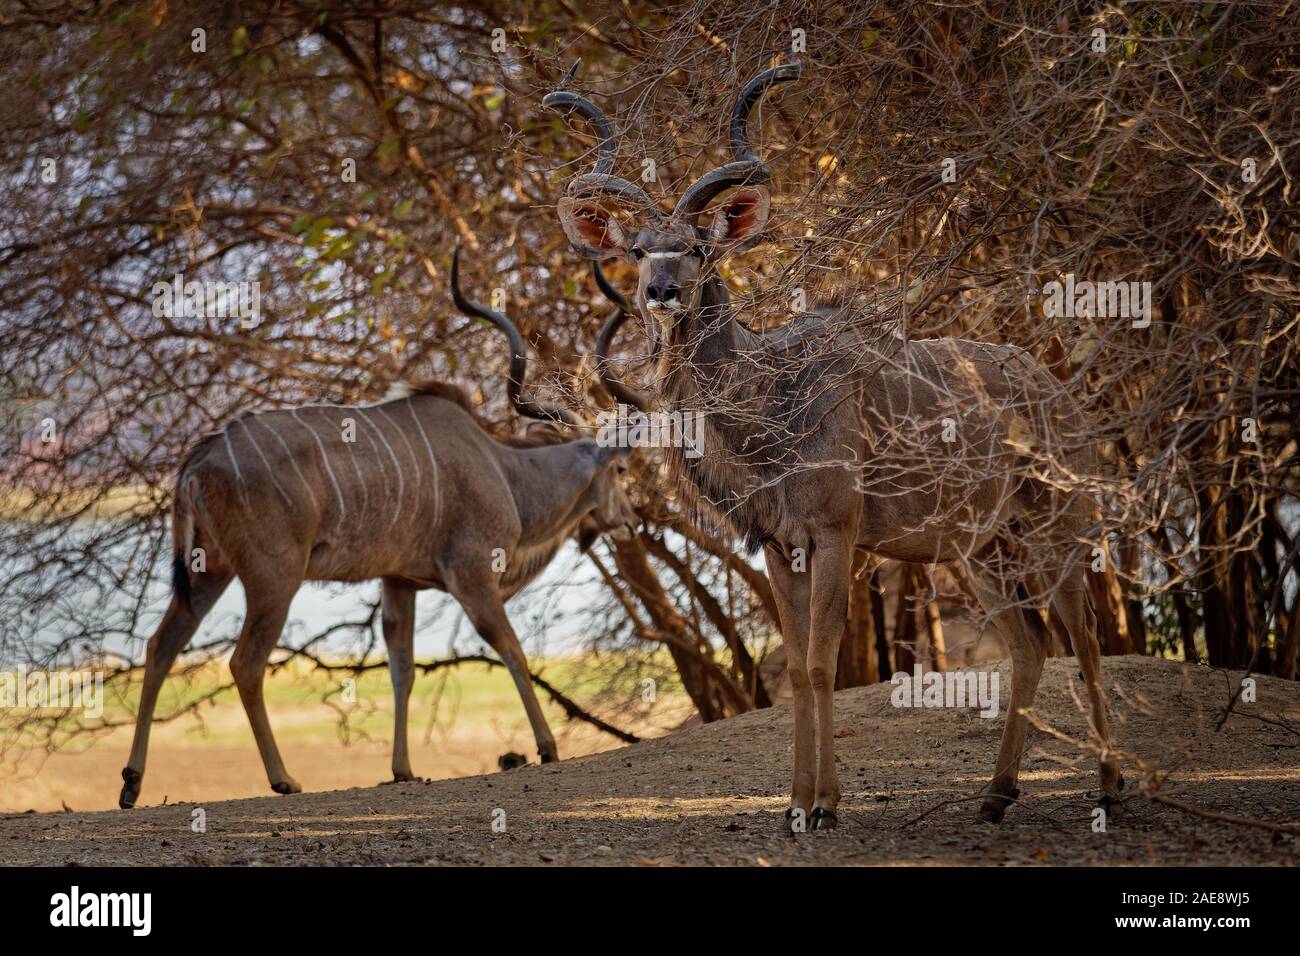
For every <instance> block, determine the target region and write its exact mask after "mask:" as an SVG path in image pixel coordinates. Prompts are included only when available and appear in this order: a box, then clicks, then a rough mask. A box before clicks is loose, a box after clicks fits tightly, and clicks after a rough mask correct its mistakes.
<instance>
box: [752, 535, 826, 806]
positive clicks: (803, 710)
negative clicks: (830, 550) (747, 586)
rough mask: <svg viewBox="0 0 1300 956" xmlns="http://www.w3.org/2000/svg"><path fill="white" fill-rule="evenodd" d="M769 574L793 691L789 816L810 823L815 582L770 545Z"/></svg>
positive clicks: (814, 714)
mask: <svg viewBox="0 0 1300 956" xmlns="http://www.w3.org/2000/svg"><path fill="white" fill-rule="evenodd" d="M765 557H766V560H767V576H768V578H769V580H770V581H771V582H772V597H773V598H774V599H775V601H776V610H777V614H778V615H779V616H780V618H781V621H780V624H781V640H782V642H783V644H784V645H785V666H786V670H787V671H788V672H789V674H790V690H791V691H792V692H793V693H794V779H793V782H792V783H791V785H790V808H789V810H787V811H786V817H787V818H788V819H790V820H791V823H792V825H793V824H794V822H795V820H796V814H797V815H799V818H800V819H802V821H803V823H804V824H807V822H808V818H809V816H810V815H811V814H812V807H813V797H814V790H815V789H816V787H817V741H816V738H815V736H814V733H815V732H816V726H817V725H816V719H817V712H816V709H815V707H814V700H813V692H812V684H810V683H809V681H808V630H809V618H808V612H809V600H810V597H811V593H812V584H811V581H810V579H809V575H808V574H807V573H806V572H802V573H801V572H797V571H794V570H792V569H791V567H790V561H789V559H788V558H786V557H785V556H784V555H783V554H782V553H781V552H780V551H779V550H778V549H776V548H775V547H773V546H772V545H768V547H767V552H766V555H765Z"/></svg>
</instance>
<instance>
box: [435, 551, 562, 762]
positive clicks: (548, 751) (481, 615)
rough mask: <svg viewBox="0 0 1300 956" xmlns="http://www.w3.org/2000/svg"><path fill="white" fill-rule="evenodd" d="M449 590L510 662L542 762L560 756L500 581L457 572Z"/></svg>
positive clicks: (495, 648) (502, 655)
mask: <svg viewBox="0 0 1300 956" xmlns="http://www.w3.org/2000/svg"><path fill="white" fill-rule="evenodd" d="M489 574H490V572H489ZM449 589H450V591H451V594H452V596H453V597H455V598H456V600H457V601H459V602H460V606H461V607H463V608H464V609H465V613H466V615H468V616H469V619H470V622H471V623H472V624H473V625H474V629H475V630H476V631H478V633H479V636H480V637H482V638H483V640H485V641H486V642H487V643H488V646H490V647H491V648H492V649H493V650H494V651H496V652H497V654H498V655H499V656H500V658H501V661H502V663H504V664H505V665H506V670H508V671H509V672H510V676H511V677H512V678H514V681H515V687H516V688H518V690H519V697H520V699H521V700H522V701H523V703H524V711H525V713H527V714H528V723H529V724H530V725H531V726H532V728H533V738H534V739H535V740H536V741H537V756H538V757H539V758H540V760H541V761H542V763H551V762H553V761H555V760H558V759H560V758H559V752H558V751H557V749H556V746H555V737H554V736H553V735H552V734H551V728H550V726H549V725H548V724H547V723H546V714H545V713H544V712H543V711H542V705H541V704H540V703H539V702H538V700H537V694H536V692H534V690H533V679H532V677H531V676H530V675H529V672H528V660H527V659H526V658H525V657H524V649H523V647H522V646H521V645H520V643H519V638H518V637H517V636H516V635H515V629H514V628H513V627H511V626H510V618H509V617H507V616H506V609H505V605H504V604H503V603H502V602H501V594H500V592H499V591H498V590H497V584H496V581H495V580H494V579H493V578H492V577H490V576H489V577H486V578H484V577H482V576H480V575H477V574H476V575H474V576H472V577H466V576H465V575H456V577H455V580H454V581H453V582H452V583H450V584H449Z"/></svg>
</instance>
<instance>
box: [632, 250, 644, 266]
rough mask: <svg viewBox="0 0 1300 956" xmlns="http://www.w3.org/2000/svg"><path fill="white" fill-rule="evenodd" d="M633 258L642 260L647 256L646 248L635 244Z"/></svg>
mask: <svg viewBox="0 0 1300 956" xmlns="http://www.w3.org/2000/svg"><path fill="white" fill-rule="evenodd" d="M632 258H633V259H635V260H637V261H638V262H640V261H641V260H642V259H644V258H645V250H644V249H642V248H641V247H640V246H633V247H632Z"/></svg>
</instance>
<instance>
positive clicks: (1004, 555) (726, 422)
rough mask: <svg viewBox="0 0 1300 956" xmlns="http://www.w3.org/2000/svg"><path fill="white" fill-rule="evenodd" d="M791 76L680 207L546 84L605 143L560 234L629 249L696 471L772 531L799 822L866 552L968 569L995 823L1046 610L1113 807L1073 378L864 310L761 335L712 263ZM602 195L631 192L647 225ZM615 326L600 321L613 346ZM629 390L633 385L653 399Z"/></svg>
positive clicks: (758, 164)
mask: <svg viewBox="0 0 1300 956" xmlns="http://www.w3.org/2000/svg"><path fill="white" fill-rule="evenodd" d="M800 73H801V66H800V64H787V65H784V66H779V67H776V68H773V69H769V70H767V71H765V72H763V73H762V74H761V75H760V76H758V77H757V78H755V79H754V80H753V81H751V82H750V83H749V84H748V85H747V86H746V87H745V88H744V91H743V92H742V93H741V95H740V97H739V99H738V100H737V102H736V105H735V108H734V110H733V112H732V116H731V126H730V145H731V150H732V153H733V160H732V161H731V162H729V163H727V164H725V165H723V166H720V167H718V168H716V169H714V170H712V171H711V172H709V173H708V174H706V175H705V176H703V177H702V178H701V179H699V180H698V181H696V182H695V184H694V185H692V186H691V187H690V188H689V189H688V190H687V191H686V192H685V193H684V194H683V195H682V197H681V200H680V201H679V202H678V203H677V206H676V208H675V209H674V210H673V212H672V214H671V215H669V216H665V215H663V214H662V213H661V212H660V210H659V209H657V208H656V206H655V203H654V202H653V200H651V199H650V198H649V197H648V196H647V195H646V193H645V192H644V191H643V190H642V189H641V188H640V187H639V186H637V185H636V184H634V183H632V182H629V181H628V180H625V179H621V178H619V177H617V176H615V175H614V174H613V168H614V153H615V142H614V135H613V130H612V127H611V125H610V123H609V120H608V119H607V118H606V117H605V116H604V114H603V113H602V112H601V110H600V109H599V108H598V107H596V106H595V105H594V104H593V103H592V102H591V101H590V100H588V99H586V98H584V97H582V96H579V95H577V94H575V93H573V92H569V91H567V90H563V89H561V90H557V91H556V92H554V93H551V94H550V95H549V96H548V97H547V99H546V104H547V105H548V106H551V107H553V108H556V109H561V110H573V111H576V112H578V113H580V114H581V115H582V116H584V117H585V118H586V119H587V120H588V121H590V122H591V123H592V125H593V126H594V128H595V130H596V134H597V137H598V140H599V145H598V152H597V155H598V159H597V163H596V167H595V170H594V171H593V172H590V173H585V174H582V175H579V176H577V177H575V178H574V179H573V180H572V181H571V182H570V184H569V187H568V195H567V196H565V197H564V198H562V199H560V201H559V204H558V212H559V216H560V221H561V224H562V225H563V227H564V231H565V233H566V234H567V235H568V237H569V240H570V242H571V244H572V245H573V246H574V248H575V249H576V250H578V251H579V252H580V253H582V254H583V255H585V256H587V257H588V258H591V259H595V260H601V259H606V258H609V257H615V256H617V257H622V258H624V259H626V260H628V261H629V262H631V263H632V264H633V265H634V266H635V267H636V268H637V270H638V274H639V279H638V284H637V291H636V297H635V301H636V307H637V308H638V309H639V310H640V312H641V314H642V316H643V317H644V319H645V322H646V328H647V332H648V335H649V337H650V339H651V341H652V343H653V351H654V356H655V359H656V363H655V367H656V379H657V382H656V384H657V388H656V389H655V392H656V395H655V399H656V400H663V401H666V402H667V403H669V404H670V405H671V407H672V408H673V410H675V411H682V412H686V411H692V410H696V409H699V410H703V411H704V412H705V415H706V418H705V429H704V448H705V451H704V455H703V457H702V458H700V459H698V460H694V461H693V460H690V459H679V465H680V469H681V470H682V471H684V473H685V475H686V477H687V478H688V479H689V483H688V487H690V486H693V489H694V492H695V495H696V497H697V499H698V500H700V501H702V502H703V503H705V504H706V505H707V506H709V510H711V511H714V512H717V513H721V514H722V515H723V516H725V518H726V519H728V520H729V523H730V524H731V526H732V528H733V529H734V530H735V531H736V532H737V533H738V534H740V535H743V537H744V539H745V541H746V543H747V544H748V545H749V547H750V549H751V550H757V548H759V547H764V548H765V549H766V554H765V556H766V561H767V567H768V571H769V575H770V577H771V581H772V588H773V591H774V593H775V596H776V600H777V605H778V610H779V614H780V618H781V621H780V623H781V630H782V633H783V636H784V639H785V641H786V643H787V645H788V648H787V649H788V653H787V657H786V659H787V661H788V664H789V670H790V678H791V684H792V686H793V689H794V696H795V701H794V722H795V752H794V781H793V785H792V788H791V799H790V810H789V811H788V814H787V815H788V816H789V817H791V818H792V821H794V822H792V824H791V825H792V826H793V827H795V828H796V829H797V828H798V825H799V824H798V821H801V820H802V821H807V822H808V823H809V824H810V825H811V827H812V828H814V829H816V828H824V827H828V826H833V825H834V824H835V823H836V822H837V818H836V815H835V813H836V809H837V806H838V803H839V799H840V785H839V782H838V780H837V778H836V772H835V757H834V724H833V720H832V707H833V703H832V702H833V696H832V690H833V688H834V686H835V667H836V659H837V654H838V647H839V641H840V636H841V634H842V632H843V629H844V623H845V618H846V614H847V602H848V598H849V589H850V581H851V573H852V568H853V564H854V559H855V553H856V552H857V551H858V550H859V549H862V550H866V551H869V552H871V553H872V554H875V555H879V556H883V557H889V558H895V559H898V560H901V561H909V562H918V563H952V564H954V565H956V566H958V570H962V571H964V572H965V573H964V575H963V577H964V578H965V579H966V580H967V581H968V582H969V583H970V585H971V587H972V590H973V591H974V592H975V596H976V597H977V598H978V599H979V601H980V603H981V604H982V605H983V606H984V608H985V610H986V612H988V614H989V616H990V618H991V619H992V620H993V622H994V623H995V624H996V626H997V627H998V629H999V630H1000V631H1001V632H1002V633H1003V634H1004V636H1005V637H1006V638H1007V643H1008V645H1009V647H1010V648H1011V656H1012V667H1013V678H1012V692H1011V702H1010V708H1009V712H1008V715H1007V719H1006V724H1005V727H1004V730H1003V735H1002V743H1001V748H1000V752H999V754H998V758H997V763H996V766H995V768H994V773H993V778H992V783H991V784H990V786H989V788H988V792H987V795H986V796H985V799H984V801H983V804H982V807H981V810H980V814H981V816H982V817H983V819H985V820H988V821H990V822H999V821H1001V819H1002V817H1003V814H1004V813H1005V811H1006V808H1007V806H1008V804H1009V803H1010V802H1011V801H1013V800H1015V799H1016V798H1017V797H1018V796H1019V790H1018V789H1017V786H1016V783H1017V778H1018V773H1019V766H1020V758H1021V754H1022V752H1023V750H1024V746H1025V739H1026V731H1027V721H1026V718H1025V716H1024V714H1023V711H1024V709H1025V708H1028V707H1030V706H1031V705H1032V702H1033V699H1034V694H1035V691H1036V689H1037V686H1038V682H1039V676H1040V674H1041V672H1042V666H1043V659H1044V657H1045V655H1046V652H1047V648H1048V645H1049V641H1050V632H1049V631H1048V629H1047V626H1046V624H1045V623H1044V621H1043V619H1042V617H1041V616H1040V614H1039V611H1038V607H1040V606H1041V607H1045V608H1046V609H1047V610H1048V612H1049V617H1050V620H1051V622H1052V624H1053V626H1055V627H1057V628H1060V629H1062V630H1063V631H1064V633H1066V634H1068V636H1069V640H1070V642H1071V643H1072V645H1073V647H1074V651H1075V653H1076V654H1077V655H1078V659H1079V665H1080V669H1081V670H1082V673H1083V678H1084V682H1085V684H1086V685H1087V691H1088V696H1089V699H1090V703H1091V711H1092V729H1093V731H1094V733H1095V734H1096V737H1097V739H1098V741H1099V744H1100V760H1099V764H1100V778H1101V787H1102V800H1103V802H1104V803H1106V804H1107V805H1109V804H1112V803H1114V802H1115V801H1117V800H1118V791H1119V788H1120V787H1121V786H1122V781H1121V778H1120V774H1119V768H1118V764H1117V761H1116V759H1115V757H1114V756H1113V754H1112V753H1111V752H1110V751H1109V750H1108V746H1107V739H1108V727H1107V715H1106V703H1105V698H1104V694H1103V689H1102V683H1101V655H1100V649H1099V647H1098V644H1097V641H1096V638H1095V636H1094V634H1093V626H1094V625H1095V621H1094V620H1093V619H1092V612H1091V609H1090V608H1089V607H1088V605H1087V600H1086V589H1085V580H1084V578H1083V575H1084V573H1085V571H1084V568H1083V562H1082V557H1083V554H1084V553H1085V552H1086V551H1087V550H1088V549H1089V548H1090V547H1091V544H1089V543H1088V540H1087V536H1088V534H1089V522H1090V514H1091V504H1090V503H1089V501H1088V499H1087V496H1086V495H1083V494H1077V493H1074V492H1072V491H1071V490H1070V489H1071V488H1077V487H1078V482H1077V481H1075V480H1073V479H1075V478H1076V477H1077V475H1078V473H1079V469H1082V468H1086V467H1087V464H1088V462H1089V461H1090V460H1091V453H1090V450H1089V447H1088V444H1087V442H1086V441H1078V440H1076V439H1077V436H1078V435H1080V434H1081V433H1082V430H1083V429H1082V427H1081V426H1082V422H1081V420H1080V412H1079V410H1078V408H1077V406H1076V404H1075V403H1074V402H1073V401H1072V400H1071V398H1070V396H1069V395H1068V393H1067V392H1066V391H1065V389H1064V388H1063V387H1062V386H1061V385H1060V383H1058V382H1057V381H1056V379H1054V378H1053V377H1052V376H1051V375H1050V374H1049V373H1048V372H1047V371H1046V370H1045V369H1044V368H1043V367H1042V366H1041V365H1039V364H1038V362H1036V361H1035V360H1034V359H1033V358H1032V357H1031V356H1030V355H1029V354H1028V353H1026V352H1025V351H1023V350H1022V349H1019V348H1016V347H1014V346H1011V345H993V344H986V343H981V342H975V341H970V340H966V339H959V338H942V339H928V340H919V341H906V340H904V339H903V338H901V337H899V336H897V335H895V334H893V333H892V332H887V331H885V326H883V325H882V324H881V323H879V322H872V320H871V317H870V316H869V315H867V314H865V312H864V311H863V310H861V309H860V308H857V307H853V306H848V307H841V308H827V309H821V310H816V311H813V312H811V313H805V314H801V315H798V316H796V317H794V318H792V319H791V320H790V321H788V322H787V323H785V324H784V325H783V326H782V327H780V328H778V329H776V330H774V331H768V332H765V333H757V332H754V331H751V330H750V328H748V327H747V326H746V325H745V324H742V323H741V322H740V321H739V320H738V316H737V314H736V310H735V309H734V308H733V307H732V305H731V303H730V297H729V295H728V292H727V287H726V285H725V284H724V283H723V281H722V279H721V278H720V277H719V274H718V270H717V265H718V263H719V261H720V260H722V259H723V258H724V257H726V256H728V255H729V254H731V253H733V252H735V251H737V250H740V249H744V248H748V247H750V246H752V245H754V244H756V243H757V242H758V241H759V240H760V239H761V238H762V234H763V230H764V227H765V226H766V224H767V219H768V212H769V206H770V199H769V194H768V191H767V188H766V184H767V183H768V182H769V180H770V178H771V172H770V169H769V167H768V166H767V164H766V163H765V162H763V160H761V159H760V158H759V157H758V155H757V154H756V153H755V152H754V151H753V149H752V148H751V147H750V145H749V142H748V134H747V127H748V123H749V118H750V113H751V111H752V109H753V107H754V106H755V104H756V103H757V102H758V101H759V100H760V99H761V98H762V96H763V94H764V93H765V92H766V90H767V89H768V87H769V86H771V85H772V84H773V83H774V82H778V81H786V80H793V79H796V78H797V77H798V76H799V75H800ZM570 76H572V72H571V73H570ZM724 193H728V195H727V196H726V197H723V194H724ZM600 197H606V198H609V199H612V200H616V201H619V202H621V203H623V204H630V205H631V206H632V207H634V208H633V209H632V210H631V211H632V212H633V214H634V215H635V217H636V220H637V223H636V227H635V229H633V230H625V229H624V227H623V225H622V224H621V223H620V222H619V220H618V218H616V217H615V215H614V214H613V213H611V212H610V211H609V209H607V208H606V207H605V206H604V205H602V204H601V203H600V202H599V201H597V200H598V199H599V198H600ZM712 206H716V207H717V210H716V213H715V214H714V215H713V217H712V219H711V220H710V221H709V222H708V224H707V225H704V226H702V225H700V223H699V219H700V217H701V215H702V214H703V213H704V212H705V211H706V210H708V209H709V208H710V207H712ZM755 321H756V319H755V318H752V317H751V319H750V323H751V324H754V323H755ZM614 331H615V330H611V329H607V330H606V334H604V335H602V339H601V342H600V344H599V346H598V349H597V351H598V353H599V354H600V355H601V356H602V357H603V355H604V352H605V350H606V349H607V348H608V346H609V340H610V338H611V337H612V335H613V332H614ZM601 367H602V370H604V363H603V362H602V364H601ZM616 387H617V388H619V389H620V392H621V395H620V397H622V398H623V399H624V400H625V401H632V402H634V403H638V404H644V402H645V401H646V400H647V397H646V396H644V395H638V394H637V391H636V390H635V389H632V388H630V387H628V386H625V385H622V384H621V383H616ZM611 390H612V389H611ZM1072 442H1073V444H1072ZM805 562H806V567H807V570H806V572H805V571H801V570H800V569H801V568H802V567H804V566H805Z"/></svg>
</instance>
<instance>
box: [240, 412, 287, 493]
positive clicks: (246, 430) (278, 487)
mask: <svg viewBox="0 0 1300 956" xmlns="http://www.w3.org/2000/svg"><path fill="white" fill-rule="evenodd" d="M231 424H234V425H243V426H244V434H245V435H246V436H247V437H248V440H249V441H250V442H252V443H253V451H255V452H257V457H258V458H260V459H262V464H263V465H265V466H266V473H267V474H268V475H270V476H271V481H273V482H275V490H276V491H278V492H280V497H281V498H283V499H284V501H285V504H287V505H289V506H290V507H292V506H293V499H292V498H290V497H289V492H287V491H285V490H284V485H282V484H280V479H279V478H278V477H277V476H276V474H275V469H274V468H272V467H271V463H270V462H269V461H267V459H266V455H264V454H262V446H261V445H259V444H258V443H257V439H256V438H254V437H253V432H252V430H251V429H250V428H249V427H248V422H246V421H244V420H243V419H242V418H237V419H235V421H234V422H232V423H231Z"/></svg>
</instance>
